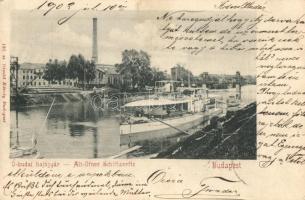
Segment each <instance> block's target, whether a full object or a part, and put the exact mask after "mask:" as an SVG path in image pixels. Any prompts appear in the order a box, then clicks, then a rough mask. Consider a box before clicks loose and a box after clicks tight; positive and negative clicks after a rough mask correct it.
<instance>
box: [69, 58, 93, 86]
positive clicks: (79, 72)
mask: <svg viewBox="0 0 305 200" xmlns="http://www.w3.org/2000/svg"><path fill="white" fill-rule="evenodd" d="M67 76H68V78H70V79H77V80H78V81H81V82H82V83H83V88H85V82H86V83H87V84H89V83H90V81H92V80H93V79H94V78H95V63H94V62H93V61H89V60H86V59H85V58H84V56H83V55H81V54H79V55H72V56H71V57H70V59H69V63H68V66H67Z"/></svg>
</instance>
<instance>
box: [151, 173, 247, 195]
mask: <svg viewBox="0 0 305 200" xmlns="http://www.w3.org/2000/svg"><path fill="white" fill-rule="evenodd" d="M212 180H214V181H217V182H219V181H220V182H223V183H227V184H234V183H240V182H242V181H241V180H240V179H238V180H231V179H228V178H225V177H222V176H212V177H205V178H202V179H201V180H200V182H199V184H198V186H197V187H195V188H184V189H183V190H182V191H181V192H177V193H173V194H155V195H154V197H155V198H158V199H218V200H219V199H220V200H230V199H234V200H243V198H241V197H240V196H241V195H240V194H239V192H238V191H237V189H235V188H233V187H219V186H215V185H212V184H211V183H210V181H212ZM147 183H148V184H157V183H176V184H178V183H183V179H182V178H181V177H180V178H179V181H177V178H174V176H170V175H169V174H168V173H167V172H166V171H165V170H162V169H159V170H156V171H154V172H153V173H151V174H150V175H149V176H148V179H147ZM218 185H219V184H218Z"/></svg>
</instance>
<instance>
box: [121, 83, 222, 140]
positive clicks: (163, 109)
mask: <svg viewBox="0 0 305 200" xmlns="http://www.w3.org/2000/svg"><path fill="white" fill-rule="evenodd" d="M188 91H192V92H191V94H189V95H181V94H180V95H179V94H178V95H177V94H176V95H175V96H170V98H169V96H167V97H166V98H164V97H162V96H158V97H155V96H154V98H151V99H146V100H139V101H134V102H130V103H127V104H125V105H124V106H123V107H122V109H123V110H124V114H123V115H122V116H123V117H122V123H121V125H120V134H121V138H123V139H122V141H126V140H127V141H128V140H132V141H134V140H147V139H152V138H159V137H169V136H171V135H175V134H179V133H180V134H181V133H185V134H188V130H190V129H192V128H194V127H196V126H198V125H200V124H202V123H203V122H208V121H209V119H210V118H211V117H212V116H214V115H216V114H219V113H221V112H222V110H221V109H217V108H213V109H211V110H207V109H206V104H207V102H209V101H208V98H207V96H206V95H205V91H200V90H199V89H198V88H197V89H190V88H188ZM124 139H125V140H124Z"/></svg>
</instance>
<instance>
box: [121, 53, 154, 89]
mask: <svg viewBox="0 0 305 200" xmlns="http://www.w3.org/2000/svg"><path fill="white" fill-rule="evenodd" d="M116 67H117V69H118V72H119V73H120V74H121V75H122V76H123V78H130V79H131V86H132V88H133V89H138V90H139V89H143V88H144V87H145V85H150V84H151V82H152V81H153V72H152V69H151V67H150V56H149V55H148V54H147V53H146V52H144V51H142V50H140V51H136V50H135V49H131V50H124V51H123V52H122V63H121V64H117V65H116Z"/></svg>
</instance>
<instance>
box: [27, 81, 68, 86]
mask: <svg viewBox="0 0 305 200" xmlns="http://www.w3.org/2000/svg"><path fill="white" fill-rule="evenodd" d="M48 84H51V82H50V81H49V82H48ZM54 84H59V85H61V84H62V85H70V86H72V82H71V81H68V82H66V81H62V82H61V81H59V82H55V83H54ZM22 85H31V86H36V85H46V82H34V81H33V82H29V83H27V82H23V83H22Z"/></svg>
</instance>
